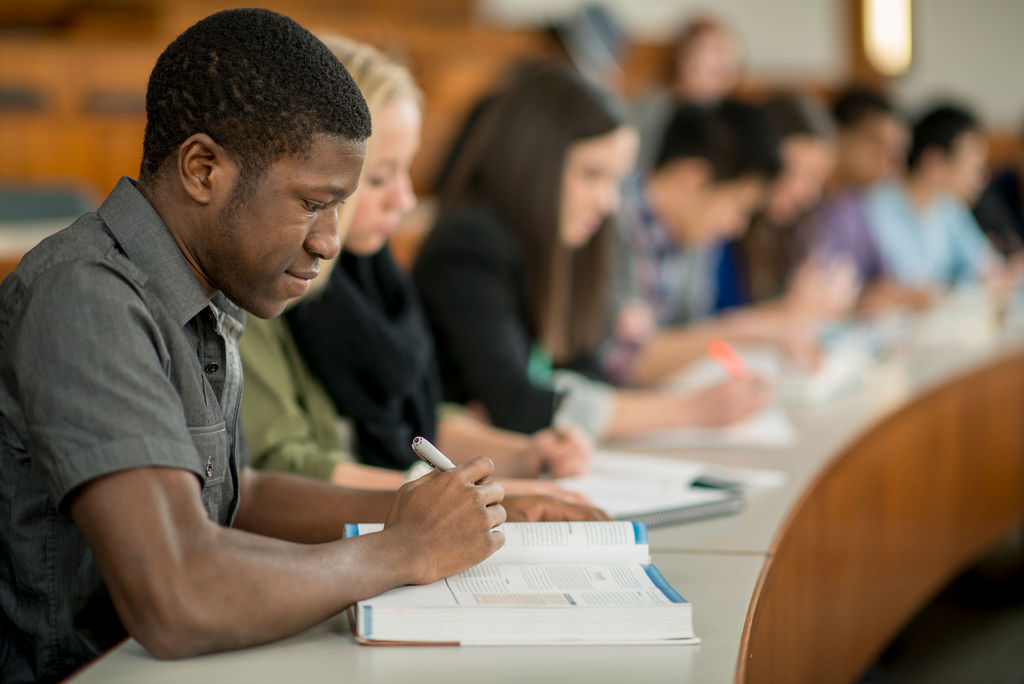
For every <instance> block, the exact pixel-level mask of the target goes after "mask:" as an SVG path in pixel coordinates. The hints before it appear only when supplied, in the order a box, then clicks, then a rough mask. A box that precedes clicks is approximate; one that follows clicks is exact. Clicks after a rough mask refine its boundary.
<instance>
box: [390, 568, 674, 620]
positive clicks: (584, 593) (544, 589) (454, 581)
mask: <svg viewBox="0 0 1024 684" xmlns="http://www.w3.org/2000/svg"><path fill="white" fill-rule="evenodd" d="M653 567H654V566H649V565H647V564H641V563H634V564H591V563H578V564H571V565H567V564H517V563H508V564H502V563H481V564H480V565H474V566H473V567H471V568H469V569H467V570H463V571H462V572H460V573H458V574H456V575H452V576H451V577H447V578H445V579H443V580H441V581H439V582H434V583H433V584H428V585H425V586H406V587H398V588H397V589H392V590H391V591H388V592H385V593H384V594H381V595H380V596H378V597H377V598H375V599H373V600H372V603H373V607H374V609H385V608H413V607H417V606H431V607H443V606H507V607H528V606H542V605H543V606H657V605H669V604H672V603H680V602H685V599H683V598H682V597H681V596H679V595H678V594H677V593H676V592H675V590H674V589H672V587H671V586H668V585H667V584H665V585H664V587H659V586H658V585H657V584H656V583H655V581H654V580H653V579H652V577H651V575H650V574H649V572H648V569H649V568H653ZM653 572H654V573H657V570H656V569H654V570H653ZM655 576H656V577H658V578H660V573H657V574H656V575H655ZM660 581H661V582H664V580H660ZM666 592H667V593H666Z"/></svg>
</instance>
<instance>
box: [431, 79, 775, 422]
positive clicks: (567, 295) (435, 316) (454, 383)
mask: <svg viewBox="0 0 1024 684" xmlns="http://www.w3.org/2000/svg"><path fill="white" fill-rule="evenodd" d="M636 145H637V138H636V133H635V132H634V131H633V129H632V128H631V127H629V126H628V125H627V124H626V116H625V114H624V112H623V110H622V106H621V104H620V103H619V102H618V101H617V100H615V99H614V98H613V97H612V96H610V95H609V94H608V93H606V92H604V91H603V90H601V89H600V88H599V87H597V86H596V85H594V84H592V83H590V82H588V81H586V80H585V79H583V78H582V77H580V76H579V75H578V74H574V73H573V72H571V71H569V70H567V69H564V68H558V67H542V68H539V69H538V70H536V71H534V72H532V73H528V74H526V75H524V76H522V77H521V78H520V79H519V80H518V81H517V82H515V83H514V84H513V85H511V86H510V87H508V88H507V89H506V90H504V91H503V92H502V93H501V94H500V95H498V96H497V98H496V100H495V101H494V103H493V104H492V105H491V106H490V107H488V108H487V111H486V113H485V115H484V116H483V117H482V118H481V120H480V121H479V122H478V124H477V126H476V127H475V128H474V130H473V131H472V133H471V134H470V137H469V140H468V141H467V143H466V146H465V148H464V150H463V153H462V156H461V157H460V159H459V160H458V161H457V162H456V164H455V165H454V167H453V172H452V176H451V178H450V181H449V183H448V185H447V186H446V187H445V188H444V189H443V190H442V200H441V204H442V208H441V211H440V214H439V216H440V218H439V220H438V223H437V224H436V225H435V227H434V229H433V231H432V232H431V234H430V235H429V236H428V237H427V239H426V241H425V242H424V244H423V246H422V247H421V249H420V252H419V255H418V257H417V260H416V264H415V266H414V268H413V277H414V280H415V282H416V285H417V287H418V289H419V291H420V293H421V295H422V297H423V302H424V304H425V307H426V310H427V314H428V317H429V319H430V322H431V325H432V326H433V328H434V332H435V339H436V341H437V351H438V355H439V357H440V361H441V370H442V376H443V378H444V383H445V392H446V396H447V397H448V398H449V399H452V400H454V401H459V402H464V403H468V404H470V405H471V406H473V407H475V408H476V409H478V410H479V411H480V412H481V413H483V414H485V415H486V417H487V418H488V419H489V420H491V421H492V422H493V423H494V424H495V425H497V426H499V427H502V428H506V429H510V430H517V431H521V432H533V431H535V430H538V429H542V428H546V427H549V426H551V425H552V424H559V423H561V422H562V421H566V422H570V423H577V424H580V425H581V426H583V427H584V428H585V429H587V430H588V432H589V433H590V434H592V435H595V436H599V437H615V436H624V435H627V434H633V433H636V432H639V431H643V430H648V429H656V428H665V427H678V426H684V425H694V424H704V425H708V424H721V423H728V422H730V421H733V420H737V419H739V418H742V417H745V416H746V415H748V414H750V413H752V412H753V411H754V410H756V409H757V408H760V406H761V405H762V403H763V401H764V398H763V397H762V395H761V394H760V393H759V391H760V389H761V388H760V386H759V384H758V383H757V382H756V381H753V380H750V379H745V380H733V381H730V382H727V383H724V384H723V385H718V386H716V387H714V388H711V389H709V390H706V391H704V392H702V393H700V394H696V395H689V396H685V395H674V394H664V393H657V392H630V391H617V390H614V389H613V388H611V387H609V386H608V385H607V384H604V383H602V382H600V381H599V380H600V376H601V372H600V368H599V364H598V363H597V359H596V352H597V349H598V346H599V344H600V342H601V339H602V338H603V336H604V334H605V330H606V327H607V323H608V319H607V315H608V306H609V300H608V296H607V295H608V292H607V289H606V284H607V280H608V276H609V268H610V259H611V257H612V251H611V250H612V248H613V246H614V245H613V241H612V238H613V235H612V232H611V230H612V226H611V221H610V217H611V215H612V214H613V213H614V212H615V210H616V208H617V206H618V202H619V184H620V182H621V180H622V178H623V177H624V176H625V174H626V173H627V172H628V170H629V168H630V167H631V165H632V162H633V157H634V154H635V150H636Z"/></svg>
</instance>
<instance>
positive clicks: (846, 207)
mask: <svg viewBox="0 0 1024 684" xmlns="http://www.w3.org/2000/svg"><path fill="white" fill-rule="evenodd" d="M820 216H821V229H820V232H819V234H818V239H817V242H816V244H815V249H814V251H815V252H817V253H818V254H820V255H821V256H822V257H823V258H824V259H825V260H826V261H829V260H831V259H834V258H836V257H840V256H841V257H845V258H846V259H849V260H850V261H851V262H852V263H853V264H854V265H855V266H856V267H857V275H858V276H859V277H860V279H861V282H864V283H868V282H871V281H872V280H875V279H876V278H878V277H880V276H882V275H884V274H885V271H886V269H885V265H884V263H883V262H882V255H881V253H880V252H879V251H878V246H877V245H876V244H875V239H874V236H873V235H872V233H871V228H870V226H869V225H868V219H867V214H866V213H865V210H864V195H863V194H861V193H859V192H852V191H851V192H845V193H843V194H841V195H839V196H837V197H835V198H833V199H831V200H828V201H826V202H825V205H824V206H823V207H822V209H821V212H820Z"/></svg>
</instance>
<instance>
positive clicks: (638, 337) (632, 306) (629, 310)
mask: <svg viewBox="0 0 1024 684" xmlns="http://www.w3.org/2000/svg"><path fill="white" fill-rule="evenodd" d="M657 329H658V323H657V320H656V319H655V317H654V311H653V310H652V309H651V306H650V305H649V304H648V303H647V302H644V301H642V300H632V301H628V302H626V303H624V304H623V305H622V306H621V307H619V311H618V313H617V314H616V315H615V336H616V337H617V338H619V339H620V340H626V341H629V342H634V343H636V344H640V343H642V342H643V341H644V340H646V339H647V338H648V337H650V336H651V335H653V334H654V333H655V331H656V330H657Z"/></svg>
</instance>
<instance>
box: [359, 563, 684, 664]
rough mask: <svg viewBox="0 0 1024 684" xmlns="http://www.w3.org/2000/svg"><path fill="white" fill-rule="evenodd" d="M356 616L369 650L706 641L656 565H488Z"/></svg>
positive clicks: (393, 596)
mask: <svg viewBox="0 0 1024 684" xmlns="http://www.w3.org/2000/svg"><path fill="white" fill-rule="evenodd" d="M357 613H358V614H357V618H356V621H357V624H358V630H359V631H358V633H359V637H360V638H361V639H362V640H363V641H364V642H368V643H371V642H375V641H376V642H391V643H402V642H406V643H460V644H462V645H487V644H572V643H578V644H582V643H591V644H593V643H606V644H626V643H696V642H697V639H696V638H695V637H694V634H693V616H692V610H691V608H690V604H689V603H687V601H686V600H685V599H683V598H682V596H680V595H679V594H678V592H676V590H675V589H673V588H672V587H671V585H669V584H668V582H666V581H665V579H664V577H662V575H661V573H660V572H658V569H657V568H655V567H654V566H653V565H648V564H630V565H619V564H610V565H606V564H589V563H587V564H574V565H566V564H558V565H532V564H482V565H478V566H475V567H473V568H470V569H468V570H466V571H464V572H461V573H459V574H457V575H453V576H451V577H448V578H446V579H444V580H441V581H440V582H435V583H434V584H430V585H426V586H411V587H399V588H397V589H392V590H391V591H389V592H386V593H385V594H382V595H381V596H378V597H377V598H374V599H370V600H368V601H361V602H360V603H359V604H358V607H357Z"/></svg>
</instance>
